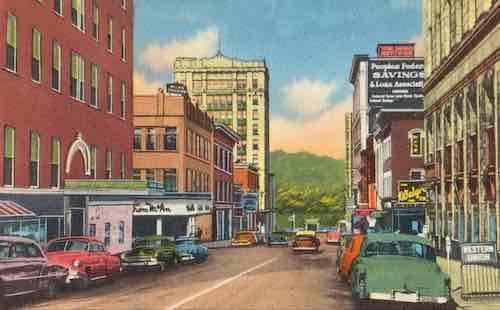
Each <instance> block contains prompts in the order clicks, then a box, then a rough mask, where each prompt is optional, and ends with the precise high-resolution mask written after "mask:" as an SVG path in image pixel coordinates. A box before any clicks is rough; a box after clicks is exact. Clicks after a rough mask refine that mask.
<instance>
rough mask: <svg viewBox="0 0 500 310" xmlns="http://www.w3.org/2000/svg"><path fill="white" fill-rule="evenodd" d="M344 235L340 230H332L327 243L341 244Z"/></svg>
mask: <svg viewBox="0 0 500 310" xmlns="http://www.w3.org/2000/svg"><path fill="white" fill-rule="evenodd" d="M340 239H342V234H341V233H340V231H339V230H338V229H331V230H329V231H328V232H327V233H326V243H331V244H339V243H340Z"/></svg>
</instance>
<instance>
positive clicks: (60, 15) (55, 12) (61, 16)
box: [52, 10, 64, 18]
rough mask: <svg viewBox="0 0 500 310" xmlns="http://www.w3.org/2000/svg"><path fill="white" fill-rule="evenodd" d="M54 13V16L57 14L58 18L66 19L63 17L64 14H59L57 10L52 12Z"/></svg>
mask: <svg viewBox="0 0 500 310" xmlns="http://www.w3.org/2000/svg"><path fill="white" fill-rule="evenodd" d="M52 12H54V14H55V15H56V16H59V17H60V18H64V16H63V15H62V13H59V12H57V11H56V10H52Z"/></svg>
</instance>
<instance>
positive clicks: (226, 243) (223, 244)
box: [203, 240, 231, 249]
mask: <svg viewBox="0 0 500 310" xmlns="http://www.w3.org/2000/svg"><path fill="white" fill-rule="evenodd" d="M203 245H204V246H206V247H207V248H209V249H219V248H229V247H231V240H221V241H211V242H204V243H203Z"/></svg>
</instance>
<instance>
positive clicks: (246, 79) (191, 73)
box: [174, 53, 270, 210]
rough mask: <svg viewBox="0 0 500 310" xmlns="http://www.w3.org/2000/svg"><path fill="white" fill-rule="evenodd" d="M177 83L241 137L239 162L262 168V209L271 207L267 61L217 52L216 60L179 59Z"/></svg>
mask: <svg viewBox="0 0 500 310" xmlns="http://www.w3.org/2000/svg"><path fill="white" fill-rule="evenodd" d="M174 78H175V81H176V82H178V83H181V84H184V85H186V86H187V89H188V91H189V93H190V95H191V98H192V99H193V101H194V102H196V103H197V104H198V105H199V106H200V107H201V108H202V109H204V110H206V111H207V112H208V113H209V114H210V115H211V116H212V117H214V120H215V122H217V123H223V124H226V125H227V126H229V127H230V128H232V129H233V130H234V131H236V132H237V133H238V135H239V136H240V137H241V143H240V144H239V145H238V147H237V148H235V154H236V156H235V159H236V160H238V161H240V162H248V163H253V164H254V165H255V166H257V167H258V169H259V190H260V192H259V201H260V203H259V206H260V208H261V209H262V210H265V209H267V208H268V207H269V193H268V187H269V177H268V175H269V172H270V162H269V73H268V69H267V66H266V63H265V61H264V60H248V61H247V60H239V59H235V58H229V57H226V56H224V55H222V54H221V53H217V55H216V56H214V57H212V58H200V59H198V58H177V59H176V61H175V64H174Z"/></svg>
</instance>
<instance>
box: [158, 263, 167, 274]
mask: <svg viewBox="0 0 500 310" xmlns="http://www.w3.org/2000/svg"><path fill="white" fill-rule="evenodd" d="M158 269H159V271H160V272H165V270H166V269H167V268H166V266H165V262H159V264H158Z"/></svg>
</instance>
